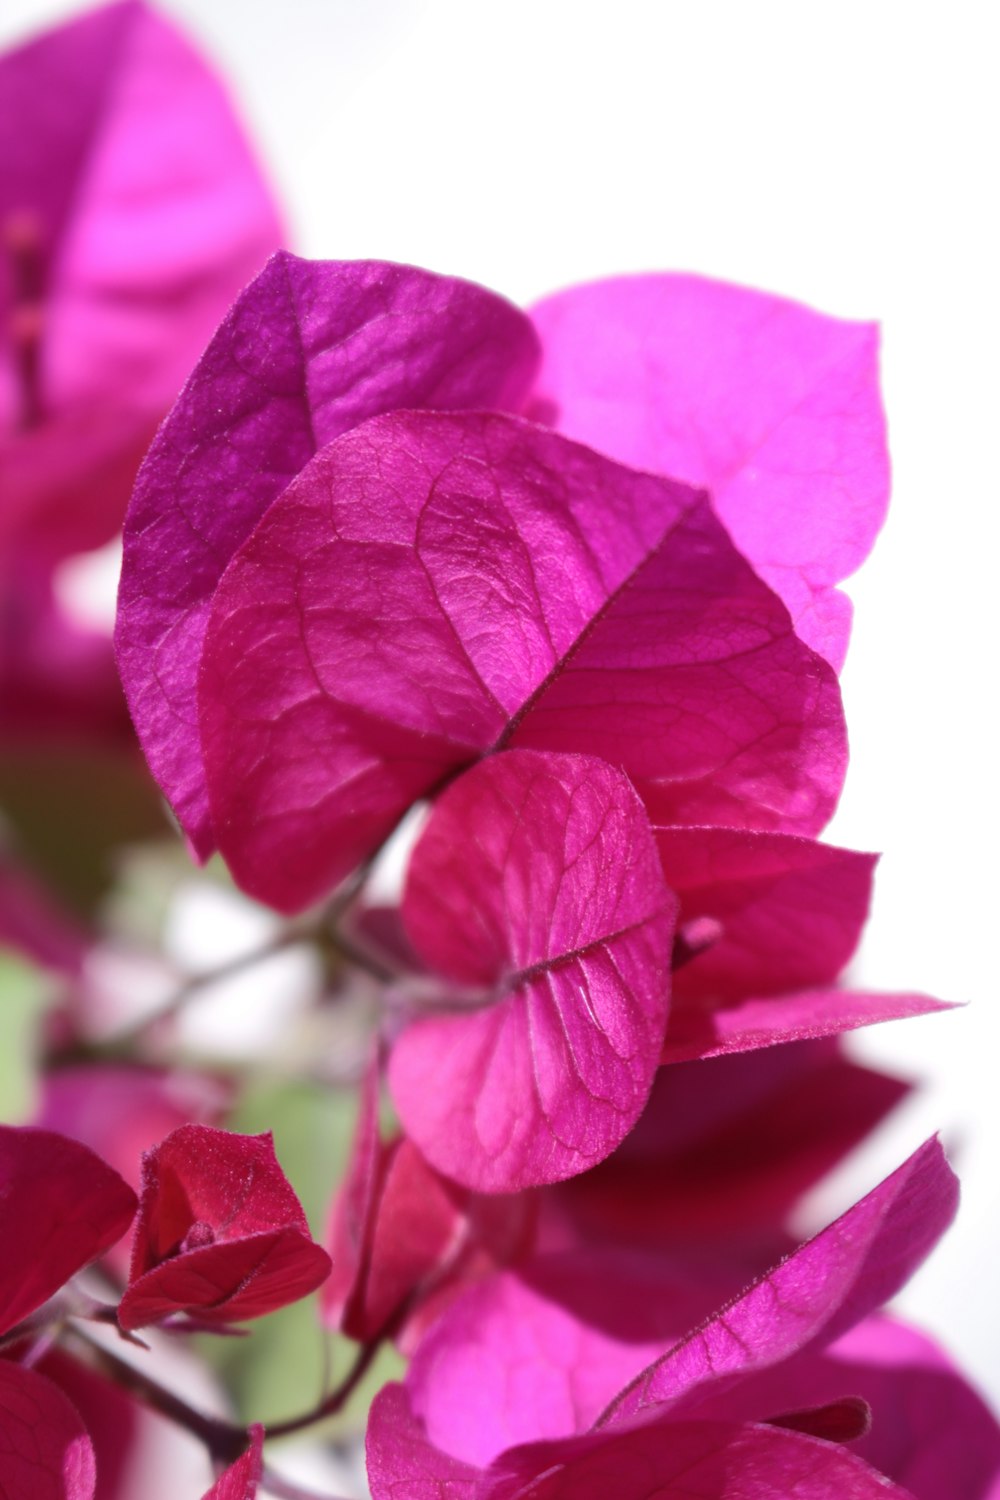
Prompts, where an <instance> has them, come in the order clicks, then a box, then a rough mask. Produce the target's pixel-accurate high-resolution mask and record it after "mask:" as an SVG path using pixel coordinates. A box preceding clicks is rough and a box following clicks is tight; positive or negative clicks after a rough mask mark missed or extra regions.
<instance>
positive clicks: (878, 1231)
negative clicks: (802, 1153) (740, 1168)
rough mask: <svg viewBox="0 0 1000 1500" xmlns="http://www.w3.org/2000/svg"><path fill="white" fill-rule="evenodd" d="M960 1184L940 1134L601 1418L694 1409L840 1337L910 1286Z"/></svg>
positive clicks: (940, 1231) (951, 1212)
mask: <svg viewBox="0 0 1000 1500" xmlns="http://www.w3.org/2000/svg"><path fill="white" fill-rule="evenodd" d="M957 1204H958V1185H957V1183H956V1180H955V1177H954V1174H953V1173H952V1171H951V1169H950V1167H949V1166H948V1164H947V1162H946V1161H945V1158H944V1153H943V1152H942V1150H941V1147H940V1145H939V1143H938V1142H937V1140H930V1141H928V1142H927V1143H926V1144H925V1145H923V1146H921V1148H920V1149H919V1150H918V1151H916V1152H914V1154H913V1155H912V1156H911V1157H910V1158H909V1159H908V1160H907V1161H905V1162H904V1163H903V1165H902V1166H901V1167H898V1168H897V1169H896V1171H895V1172H893V1173H892V1175H891V1176H890V1177H887V1178H886V1179H885V1181H884V1182H882V1183H880V1184H879V1186H878V1187H876V1188H874V1189H873V1190H872V1192H870V1193H869V1194H868V1195H867V1197H865V1198H862V1199H861V1201H860V1202H859V1203H856V1204H855V1205H854V1207H853V1208H850V1209H848V1211H847V1213H845V1214H843V1215H842V1216H841V1217H840V1218H839V1219H837V1220H836V1221H835V1222H834V1223H833V1224H831V1225H830V1226H829V1228H828V1229H824V1230H823V1231H822V1232H821V1233H820V1234H818V1235H816V1237H815V1238H814V1239H811V1240H809V1241H808V1242H807V1243H806V1244H805V1245H803V1246H802V1247H801V1248H800V1249H799V1250H797V1251H795V1253H794V1254H793V1255H791V1256H789V1257H788V1259H787V1260H784V1261H782V1262H781V1264H780V1265H778V1266H776V1267H775V1268H774V1270H773V1271H770V1272H768V1273H767V1275H765V1276H763V1277H761V1278H760V1279H759V1280H758V1281H756V1282H755V1283H754V1284H753V1286H751V1287H750V1288H749V1290H747V1291H746V1292H744V1293H743V1294H742V1296H740V1297H738V1298H737V1299H736V1301H735V1302H733V1303H731V1304H730V1306H729V1307H727V1308H726V1309H725V1310H724V1311H723V1312H722V1313H720V1314H718V1315H717V1316H716V1317H715V1318H713V1319H711V1320H710V1321H709V1322H708V1323H706V1324H705V1325H704V1326H703V1327H702V1328H700V1329H698V1330H696V1331H695V1332H694V1333H692V1334H691V1335H690V1336H689V1337H688V1338H686V1339H685V1340H684V1341H683V1342H682V1343H681V1344H679V1345H678V1346H677V1347H676V1348H675V1349H673V1350H671V1351H670V1353H668V1354H667V1355H665V1356H664V1357H663V1359H661V1360H658V1361H657V1362H656V1363H655V1364H653V1365H651V1366H650V1368H649V1369H648V1370H646V1371H644V1373H643V1374H642V1375H641V1376H640V1377H639V1378H638V1379H637V1380H635V1381H634V1382H633V1383H632V1385H630V1386H629V1387H628V1388H627V1389H626V1390H624V1391H623V1392H622V1393H621V1395H620V1396H618V1397H617V1398H616V1400H615V1401H614V1402H612V1403H611V1405H610V1406H609V1407H608V1409H607V1411H606V1412H605V1413H604V1415H603V1416H602V1418H601V1423H602V1425H605V1426H606V1425H609V1424H616V1425H618V1424H621V1423H622V1422H626V1421H628V1420H630V1419H635V1418H636V1417H640V1416H642V1415H643V1414H644V1413H645V1412H648V1411H649V1410H650V1409H652V1408H654V1407H655V1408H656V1409H657V1411H662V1410H663V1408H664V1407H665V1406H667V1405H669V1406H670V1408H671V1409H672V1410H674V1411H681V1410H690V1409H691V1408H692V1407H693V1406H695V1405H697V1403H698V1400H699V1399H700V1398H701V1397H702V1396H704V1395H705V1394H706V1390H705V1388H706V1387H707V1388H709V1394H712V1395H716V1394H718V1393H719V1392H720V1391H721V1390H724V1389H725V1388H726V1387H727V1386H728V1385H731V1384H733V1383H735V1382H736V1381H737V1380H742V1379H745V1378H746V1377H747V1376H749V1375H751V1374H753V1373H754V1372H756V1371H758V1370H763V1369H768V1368H769V1367H771V1366H772V1365H776V1364H778V1363H779V1362H780V1361H782V1360H785V1359H788V1358H790V1357H791V1356H792V1355H793V1354H797V1353H799V1352H800V1351H802V1350H805V1349H808V1348H812V1347H816V1346H818V1345H820V1344H823V1343H832V1342H833V1340H834V1339H836V1338H838V1337H839V1336H840V1334H842V1333H846V1332H847V1330H848V1329H849V1328H851V1327H853V1326H854V1324H855V1323H857V1322H860V1321H861V1319H862V1318H864V1317H866V1316H867V1315H868V1314H869V1313H870V1312H873V1311H874V1310H875V1309H876V1308H878V1307H881V1305H882V1304H883V1303H884V1302H886V1301H887V1300H888V1299H889V1298H890V1297H892V1296H894V1295H895V1293H896V1292H897V1291H898V1290H899V1289H900V1287H901V1286H903V1285H904V1283H905V1282H906V1280H907V1279H908V1277H909V1276H910V1275H911V1274H912V1273H913V1271H914V1270H915V1269H916V1267H917V1266H918V1265H920V1263H921V1261H922V1260H923V1259H924V1257H925V1256H926V1255H927V1254H928V1253H929V1251H930V1250H931V1249H932V1248H933V1246H934V1245H935V1244H936V1243H937V1241H938V1239H939V1238H940V1237H941V1235H942V1234H943V1232H944V1230H945V1229H946V1228H947V1227H948V1225H949V1224H950V1222H951V1220H952V1218H953V1217H954V1214H955V1209H956V1207H957Z"/></svg>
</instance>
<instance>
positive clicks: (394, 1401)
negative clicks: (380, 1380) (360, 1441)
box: [365, 1385, 479, 1500]
mask: <svg viewBox="0 0 1000 1500" xmlns="http://www.w3.org/2000/svg"><path fill="white" fill-rule="evenodd" d="M365 1450H366V1456H367V1460H368V1483H369V1485H370V1487H371V1492H372V1497H373V1500H474V1495H475V1490H476V1483H477V1481H478V1479H479V1471H478V1469H475V1468H473V1467H472V1466H471V1465H469V1464H464V1463H462V1462H461V1461H460V1460H459V1459H457V1458H451V1457H450V1456H449V1455H448V1454H447V1453H442V1452H441V1450H440V1449H439V1448H435V1446H434V1444H433V1443H431V1442H430V1441H429V1440H428V1438H427V1434H426V1433H425V1432H424V1429H423V1424H422V1423H421V1422H420V1421H419V1420H418V1419H417V1418H416V1417H415V1416H414V1414H413V1410H412V1408H411V1406H410V1402H409V1398H408V1397H407V1394H406V1391H405V1390H404V1389H403V1387H402V1386H401V1385H386V1386H383V1387H382V1389H381V1390H380V1391H379V1393H378V1395H377V1396H376V1397H375V1400H374V1401H373V1402H372V1406H371V1410H370V1412H369V1413H368V1434H367V1438H366V1440H365Z"/></svg>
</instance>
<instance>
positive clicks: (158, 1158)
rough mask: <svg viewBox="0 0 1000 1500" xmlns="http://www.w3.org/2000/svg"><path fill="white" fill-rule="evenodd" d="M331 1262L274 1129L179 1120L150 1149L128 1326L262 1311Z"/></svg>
mask: <svg viewBox="0 0 1000 1500" xmlns="http://www.w3.org/2000/svg"><path fill="white" fill-rule="evenodd" d="M329 1271H330V1257H329V1256H328V1255H327V1253H326V1251H325V1250H323V1249H322V1248H321V1247H320V1246H319V1245H316V1244H314V1243H313V1241H312V1238H311V1236H310V1233H309V1225H308V1224H307V1222H306V1217H305V1214H304V1213H303V1211H302V1205H301V1204H300V1203H299V1200H298V1198H297V1197H296V1196H295V1193H294V1192H293V1190H292V1187H291V1184H290V1183H289V1181H288V1179H287V1178H286V1177H285V1174H284V1173H283V1172H282V1170H281V1167H280V1166H279V1164H278V1161H277V1158H276V1157H275V1154H274V1143H273V1141H272V1139H271V1136H270V1134H266V1135H260V1136H244V1135H236V1134H233V1133H231V1132H229V1131H225V1130H216V1129H214V1128H213V1127H211V1126H209V1125H182V1126H180V1127H179V1128H178V1129H177V1130H174V1131H172V1132H171V1134H170V1135H169V1136H167V1138H166V1140H165V1141H163V1142H162V1143H161V1144H160V1145H159V1146H157V1147H155V1148H154V1149H153V1150H152V1151H147V1152H146V1154H145V1156H144V1157H143V1187H142V1197H141V1200H140V1204H139V1217H138V1220H137V1222H136V1230H135V1236H134V1239H133V1243H132V1264H131V1267H130V1271H129V1285H128V1288H127V1289H126V1292H125V1295H124V1296H123V1298H122V1300H121V1303H120V1304H119V1308H118V1321H119V1323H120V1324H121V1326H122V1327H123V1328H125V1329H134V1328H142V1327H145V1326H146V1324H148V1323H154V1322H158V1321H160V1320H161V1319H163V1318H166V1317H170V1316H172V1315H173V1314H177V1313H191V1314H192V1315H194V1316H195V1317H196V1318H197V1320H198V1321H199V1323H202V1324H205V1323H229V1322H236V1321H239V1320H241V1319H246V1318H258V1317H261V1316H262V1315H263V1314H264V1313H268V1312H272V1311H273V1310H274V1309H275V1308H278V1307H283V1306H285V1305H286V1304H287V1303H289V1302H294V1301H296V1300H297V1299H298V1298H300V1297H305V1296H307V1295H308V1294H309V1293H310V1292H312V1291H315V1289H316V1288H317V1287H318V1286H319V1284H320V1283H321V1282H322V1281H323V1280H324V1279H325V1277H326V1276H327V1275H329Z"/></svg>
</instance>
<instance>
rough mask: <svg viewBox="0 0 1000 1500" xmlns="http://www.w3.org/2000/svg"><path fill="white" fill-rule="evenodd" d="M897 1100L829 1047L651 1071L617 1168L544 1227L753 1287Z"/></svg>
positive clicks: (575, 1191)
mask: <svg viewBox="0 0 1000 1500" xmlns="http://www.w3.org/2000/svg"><path fill="white" fill-rule="evenodd" d="M676 977H679V975H678V976H675V983H676ZM907 1091H908V1089H907V1085H906V1084H904V1083H901V1082H900V1081H899V1080H898V1079H895V1078H891V1077H888V1076H887V1075H885V1074H883V1073H878V1072H875V1071H873V1070H872V1069H870V1068H863V1067H859V1066H858V1065H857V1064H856V1063H853V1062H850V1061H848V1060H847V1059H846V1058H845V1057H843V1056H841V1054H840V1052H839V1050H838V1047H837V1044H836V1043H835V1042H834V1041H832V1040H826V1041H816V1042H798V1043H794V1042H793V1043H790V1044H789V1045H787V1046H782V1047H771V1048H767V1049H765V1050H762V1051H757V1052H753V1053H747V1054H744V1055H739V1054H736V1055H733V1056H729V1057H719V1058H714V1059H709V1060H705V1061H702V1060H699V1061H696V1062H688V1063H677V1064H675V1065H674V1066H672V1067H669V1068H661V1069H660V1071H659V1073H658V1074H657V1077H656V1081H655V1083H654V1084H653V1089H652V1093H651V1094H650V1098H649V1103H648V1104H647V1106H646V1109H645V1110H644V1111H643V1114H642V1118H641V1119H640V1121H639V1123H638V1124H637V1126H636V1128H635V1129H634V1130H633V1131H632V1133H631V1135H630V1136H628V1138H627V1139H626V1140H625V1141H623V1143H622V1145H621V1146H620V1147H619V1149H618V1150H617V1151H616V1152H615V1153H614V1155H613V1156H611V1157H609V1158H608V1160H607V1161H606V1162H602V1163H601V1164H600V1165H599V1166H597V1167H595V1168H594V1169H593V1170H592V1171H590V1172H587V1173H585V1174H584V1175H583V1176H581V1177H574V1178H573V1179H572V1180H571V1181H570V1182H566V1183H563V1184H560V1185H559V1186H558V1187H555V1188H552V1189H550V1190H549V1192H548V1193H547V1194H546V1195H545V1200H544V1204H543V1219H542V1222H543V1225H546V1224H548V1223H550V1221H553V1220H554V1222H555V1225H556V1226H558V1234H559V1238H560V1240H562V1239H564V1238H565V1236H566V1235H567V1233H568V1234H569V1235H570V1236H571V1237H572V1239H573V1242H580V1243H582V1244H584V1245H586V1244H591V1245H594V1244H596V1245H600V1244H605V1243H609V1244H617V1245H629V1246H634V1247H636V1248H637V1249H642V1248H645V1249H649V1250H658V1251H662V1252H664V1253H667V1252H669V1251H670V1250H671V1249H672V1250H674V1251H675V1252H676V1251H677V1249H678V1248H679V1247H684V1246H692V1245H696V1246H699V1247H701V1249H702V1259H703V1260H704V1259H705V1258H707V1256H708V1255H709V1254H710V1255H711V1258H712V1261H713V1263H715V1262H716V1261H718V1260H719V1259H720V1258H722V1259H725V1260H732V1261H733V1263H734V1264H735V1265H736V1266H739V1265H741V1264H746V1265H747V1266H748V1271H749V1274H753V1271H754V1270H756V1269H760V1268H761V1267H762V1266H766V1265H768V1264H770V1262H771V1261H773V1260H774V1259H775V1258H776V1257H777V1255H779V1254H781V1253H783V1252H784V1250H785V1249H786V1248H787V1231H786V1230H785V1220H786V1218H787V1215H788V1214H789V1212H790V1211H791V1209H792V1208H793V1207H794V1206H795V1204H796V1203H797V1201H798V1200H799V1199H800V1197H801V1196H802V1194H803V1193H805V1192H806V1191H807V1190H808V1189H809V1188H811V1187H812V1186H813V1185H814V1184H815V1183H817V1182H818V1181H819V1179H820V1178H821V1177H822V1176H823V1174H824V1173H825V1172H828V1171H829V1170H830V1169H831V1168H832V1167H833V1166H834V1165H835V1164H836V1163H837V1162H838V1161H839V1160H840V1159H841V1158H842V1157H843V1156H845V1155H846V1154H847V1153H848V1152H849V1151H850V1150H852V1149H853V1148H854V1147H855V1146H857V1145H858V1144H859V1142H860V1141H862V1140H863V1139H864V1137H865V1136H866V1135H867V1134H868V1132H869V1131H871V1130H872V1129H874V1127H875V1126H876V1125H877V1124H878V1123H879V1121H880V1120H882V1119H883V1118H884V1116H885V1115H886V1114H887V1113H888V1112H889V1111H890V1110H891V1109H892V1108H893V1107H894V1106H895V1105H896V1104H898V1103H899V1101H900V1099H901V1098H902V1097H903V1096H904V1095H905V1094H906V1093H907ZM761 1257H763V1259H761ZM744 1279H745V1277H744Z"/></svg>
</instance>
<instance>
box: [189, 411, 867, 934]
mask: <svg viewBox="0 0 1000 1500" xmlns="http://www.w3.org/2000/svg"><path fill="white" fill-rule="evenodd" d="M200 703H201V724H202V742H203V749H204V754H205V764H206V768H207V773H208V780H209V788H210V794H211V800H212V809H213V819H214V823H215V826H216V830H217V834H218V838H219V843H220V847H221V849H222V851H223V853H224V854H225V856H226V858H227V860H228V862H229V864H230V866H231V868H232V869H233V871H234V873H235V874H236V877H237V879H238V880H239V881H240V883H241V884H242V885H243V886H244V887H245V888H246V889H248V890H250V891H251V892H252V893H254V894H256V895H257V896H259V897H261V898H262V899H264V900H266V901H268V902H269V903H271V904H272V905H275V906H277V907H279V908H280V909H283V910H288V911H290V910H295V909H298V908H301V907H302V906H305V905H307V904H308V903H309V902H311V901H315V900H316V899H317V898H318V897H320V896H321V895H323V894H324V892H326V891H327V890H328V889H329V888H330V887H331V886H332V885H333V884H334V883H335V882H336V881H337V880H338V879H339V878H340V877H341V876H342V875H344V874H345V873H346V872H347V871H348V870H350V869H351V868H352V867H353V865H355V864H356V863H357V861H358V860H359V859H360V858H362V857H363V856H364V855H366V854H367V853H369V852H370V851H371V849H372V848H373V847H374V846H375V845H377V844H378V843H379V841H380V840H381V839H382V838H384V837H385V835H386V834H387V833H388V832H389V831H390V830H391V828H392V826H393V824H394V823H395V822H396V821H397V819H398V818H399V817H400V816H401V815H402V813H403V812H404V811H405V810H406V808H407V807H408V806H409V805H410V804H411V802H412V801H413V800H414V799H415V798H417V797H420V796H422V795H424V794H426V793H427V792H428V791H430V790H431V789H432V788H434V787H435V786H436V785H437V784H438V783H440V782H441V781H442V779H444V778H447V777H448V776H450V775H452V774H453V773H454V772H455V771H456V770H458V769H460V768H461V767H462V766H463V765H467V764H469V763H471V762H472V761H473V760H475V759H476V758H478V757H479V756H480V755H481V754H483V753H484V752H485V751H487V750H490V749H492V748H495V747H498V746H503V745H515V746H525V747H531V748H534V749H545V750H562V751H581V752H588V753H594V754H598V755H600V756H602V757H603V758H604V759H605V760H607V761H609V762H610V763H611V764H614V765H620V766H622V767H623V768H624V769H625V770H626V771H627V772H628V774H629V775H630V776H631V777H632V779H633V781H634V782H635V783H636V785H637V787H638V789H639V791H640V793H641V795H642V796H643V798H644V800H645V801H646V803H647V805H648V806H649V808H650V811H651V814H652V815H653V817H654V819H655V820H656V821H659V822H686V821H696V822H713V821H714V822H722V823H729V824H734V825H738V826H760V827H765V828H778V829H785V830H790V831H800V832H801V831H806V832H812V831H815V829H816V828H818V827H819V826H821V824H822V823H823V822H824V821H825V819H826V818H827V817H828V816H829V814H830V812H831V810H832V808H833V805H834V802H835V800H836V796H837V793H838V791H839V787H840V783H841V779H842V775H843V770H844V764H845V753H846V752H845V743H844V737H843V721H842V714H841V708H840V700H839V693H838V690H837V686H836V680H835V678H834V676H833V673H832V672H831V671H830V669H829V667H827V665H826V664H825V663H824V662H822V661H820V659H819V658H818V657H816V656H814V654H813V653H812V652H810V651H809V650H808V648H806V647H804V646H803V645H802V644H801V642H800V641H799V640H798V638H797V637H796V635H795V634H794V631H793V630H792V628H791V624H790V621H789V618H788V614H787V611H786V610H785V609H784V607H783V606H782V605H781V604H780V602H779V601H778V600H777V598H776V597H775V596H774V595H773V594H772V593H771V592H770V590H769V589H767V588H766V587H765V586H764V585H763V584H762V583H761V582H760V581H759V579H758V578H757V577H756V575H755V574H754V573H753V572H752V571H751V569H750V568H749V567H748V566H747V564H746V563H745V562H744V561H743V559H742V558H741V557H740V556H739V554H738V553H737V552H736V550H735V549H734V548H733V547H732V544H731V543H730V542H729V540H728V538H727V537H726V535H725V532H724V531H723V529H722V527H721V526H720V525H719V523H718V522H717V521H716V519H715V518H714V516H713V515H712V513H711V510H710V508H709V506H708V504H707V501H706V500H705V499H704V498H703V497H700V496H698V495H696V494H694V493H693V492H692V491H690V490H688V489H687V488H685V487H684V486H679V485H676V484H674V483H672V482H670V481H667V480H661V479H656V478H654V477H651V476H649V475H644V474H639V473H635V472H632V471H629V470H626V469H623V468H621V467H620V466H619V465H617V464H613V463H611V462H609V461H608V460H606V459H604V458H601V457H599V456H598V455H597V454H594V453H591V452H590V451H588V450H587V449H584V448H580V447H577V446H576V445H575V444H571V443H568V442H566V441H565V440H564V439H562V438H559V437H556V436H554V435H552V434H550V433H547V432H544V431H542V430H540V429H538V428H535V427H531V426H530V425H528V424H526V423H523V422H520V421H517V420H516V419H514V418H510V417H504V416H499V415H482V414H479V415H465V416H463V415H457V416H444V415H437V414H431V413H395V414H392V415H390V416H387V417H382V418H377V419H375V420H374V421H372V422H370V423H368V424H366V425H365V426H363V427H361V428H358V429H356V430H355V431H353V432H351V433H348V434H347V435H345V436H344V437H342V438H341V439H339V441H337V442H335V443H333V444H331V445H330V446H329V447H328V448H327V449H325V450H324V451H323V452H322V453H321V454H320V455H318V457H317V458H316V459H315V460H314V461H313V462H312V463H311V464H310V465H309V466H308V467H307V469H306V470H305V471H304V472H303V473H302V475H300V477H299V479H298V480H296V481H295V482H294V483H293V484H292V485H290V486H289V488H288V489H287V490H286V491H285V492H284V494H283V495H282V496H281V497H280V499H279V500H278V501H276V502H275V503H274V504H273V505H272V507H271V509H270V510H269V512H268V513H267V515H266V516H265V517H264V519H263V521H262V522H261V523H260V525H259V526H258V527H257V529H256V530H255V531H254V533H253V535H252V536H251V537H250V538H249V540H248V541H247V542H246V543H245V544H244V546H243V547H242V548H241V550H240V551H239V553H238V554H237V555H236V557H235V558H234V559H233V561H232V562H231V563H230V565H229V568H228V569H227V571H226V574H225V575H224V577H223V580H222V582H221V583H220V585H219V588H218V590H217V591H216V595H215V601H214V604H213V609H212V617H211V621H210V624H209V628H208V631H207V634H206V643H205V651H204V655H203V660H202V674H201V686H200Z"/></svg>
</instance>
